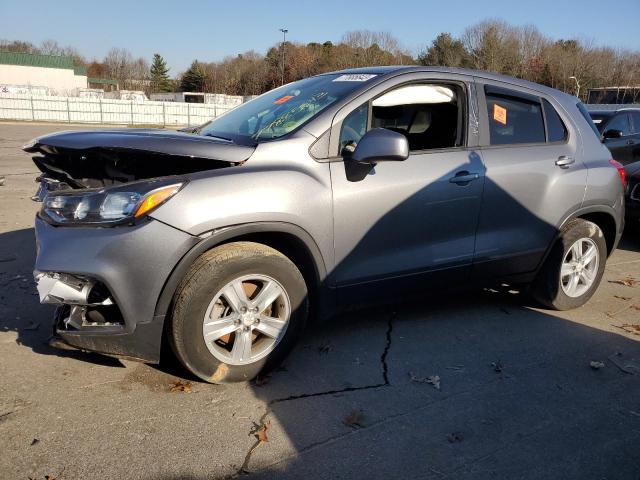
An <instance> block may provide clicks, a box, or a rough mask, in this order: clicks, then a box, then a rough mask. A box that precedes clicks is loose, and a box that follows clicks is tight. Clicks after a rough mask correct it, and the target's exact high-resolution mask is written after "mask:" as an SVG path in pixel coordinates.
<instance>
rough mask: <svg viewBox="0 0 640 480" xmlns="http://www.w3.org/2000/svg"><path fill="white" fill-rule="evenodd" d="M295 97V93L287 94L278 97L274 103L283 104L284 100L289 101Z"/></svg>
mask: <svg viewBox="0 0 640 480" xmlns="http://www.w3.org/2000/svg"><path fill="white" fill-rule="evenodd" d="M292 98H293V95H286V96H284V97H280V98H279V99H277V100H276V101H275V102H273V103H274V105H282V104H283V103H284V102H288V101H289V100H291V99H292Z"/></svg>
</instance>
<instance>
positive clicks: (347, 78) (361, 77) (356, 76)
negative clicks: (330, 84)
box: [333, 73, 377, 82]
mask: <svg viewBox="0 0 640 480" xmlns="http://www.w3.org/2000/svg"><path fill="white" fill-rule="evenodd" d="M373 77H377V75H374V74H371V73H350V74H348V75H340V76H339V77H338V78H334V79H333V81H334V82H366V81H367V80H371V79H372V78H373Z"/></svg>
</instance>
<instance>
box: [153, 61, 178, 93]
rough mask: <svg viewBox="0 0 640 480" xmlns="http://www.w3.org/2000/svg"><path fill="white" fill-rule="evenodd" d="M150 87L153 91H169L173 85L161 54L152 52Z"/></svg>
mask: <svg viewBox="0 0 640 480" xmlns="http://www.w3.org/2000/svg"><path fill="white" fill-rule="evenodd" d="M150 72H151V88H152V90H153V91H154V92H171V91H172V90H173V86H172V85H171V79H169V69H168V68H167V62H165V60H164V58H162V55H160V54H158V53H154V54H153V63H152V64H151V69H150Z"/></svg>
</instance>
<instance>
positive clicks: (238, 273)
mask: <svg viewBox="0 0 640 480" xmlns="http://www.w3.org/2000/svg"><path fill="white" fill-rule="evenodd" d="M261 294H264V295H263V296H261ZM271 299H273V300H271ZM270 300H271V301H270ZM269 301H270V303H269V304H268V305H267V306H266V307H264V308H263V304H265V302H269ZM307 316H308V295H307V287H306V284H305V281H304V278H303V276H302V274H301V273H300V271H299V270H298V268H297V267H296V266H295V265H294V264H293V263H292V262H291V260H289V259H288V258H287V257H285V256H284V255H282V254H281V253H280V252H278V251H277V250H274V249H273V248H270V247H268V246H266V245H262V244H259V243H253V242H234V243H228V244H225V245H221V246H219V247H216V248H214V249H212V250H209V251H208V252H205V253H204V254H202V255H201V256H200V257H199V258H198V259H197V260H196V261H195V262H194V264H193V265H192V266H191V268H190V269H189V271H188V272H187V274H186V275H185V277H184V279H183V280H182V282H181V283H180V285H179V286H178V288H177V290H176V295H175V297H174V308H173V313H172V317H171V328H170V330H169V337H170V338H169V340H170V343H171V346H172V348H173V350H174V352H175V354H176V356H177V357H178V359H179V360H180V362H181V363H182V364H183V365H184V366H185V367H186V368H187V369H188V370H189V371H190V372H192V373H193V374H194V375H196V376H197V377H199V378H201V379H202V380H204V381H206V382H210V383H231V382H242V381H248V380H251V379H252V378H254V377H255V376H256V375H258V374H259V373H261V372H265V371H267V370H269V369H271V368H273V367H275V366H277V365H278V364H279V363H280V362H281V361H282V359H283V358H284V357H285V356H286V355H287V353H288V352H289V351H290V350H291V348H292V347H293V345H294V344H295V342H296V340H297V339H298V338H299V336H300V333H301V332H302V330H303V328H304V325H305V322H306V319H307ZM263 332H267V333H268V334H267V333H263Z"/></svg>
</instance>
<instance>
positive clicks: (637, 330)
mask: <svg viewBox="0 0 640 480" xmlns="http://www.w3.org/2000/svg"><path fill="white" fill-rule="evenodd" d="M614 327H618V328H621V329H622V330H624V331H625V332H627V333H633V334H634V335H640V325H635V324H632V323H624V324H622V325H620V326H618V325H614Z"/></svg>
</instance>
